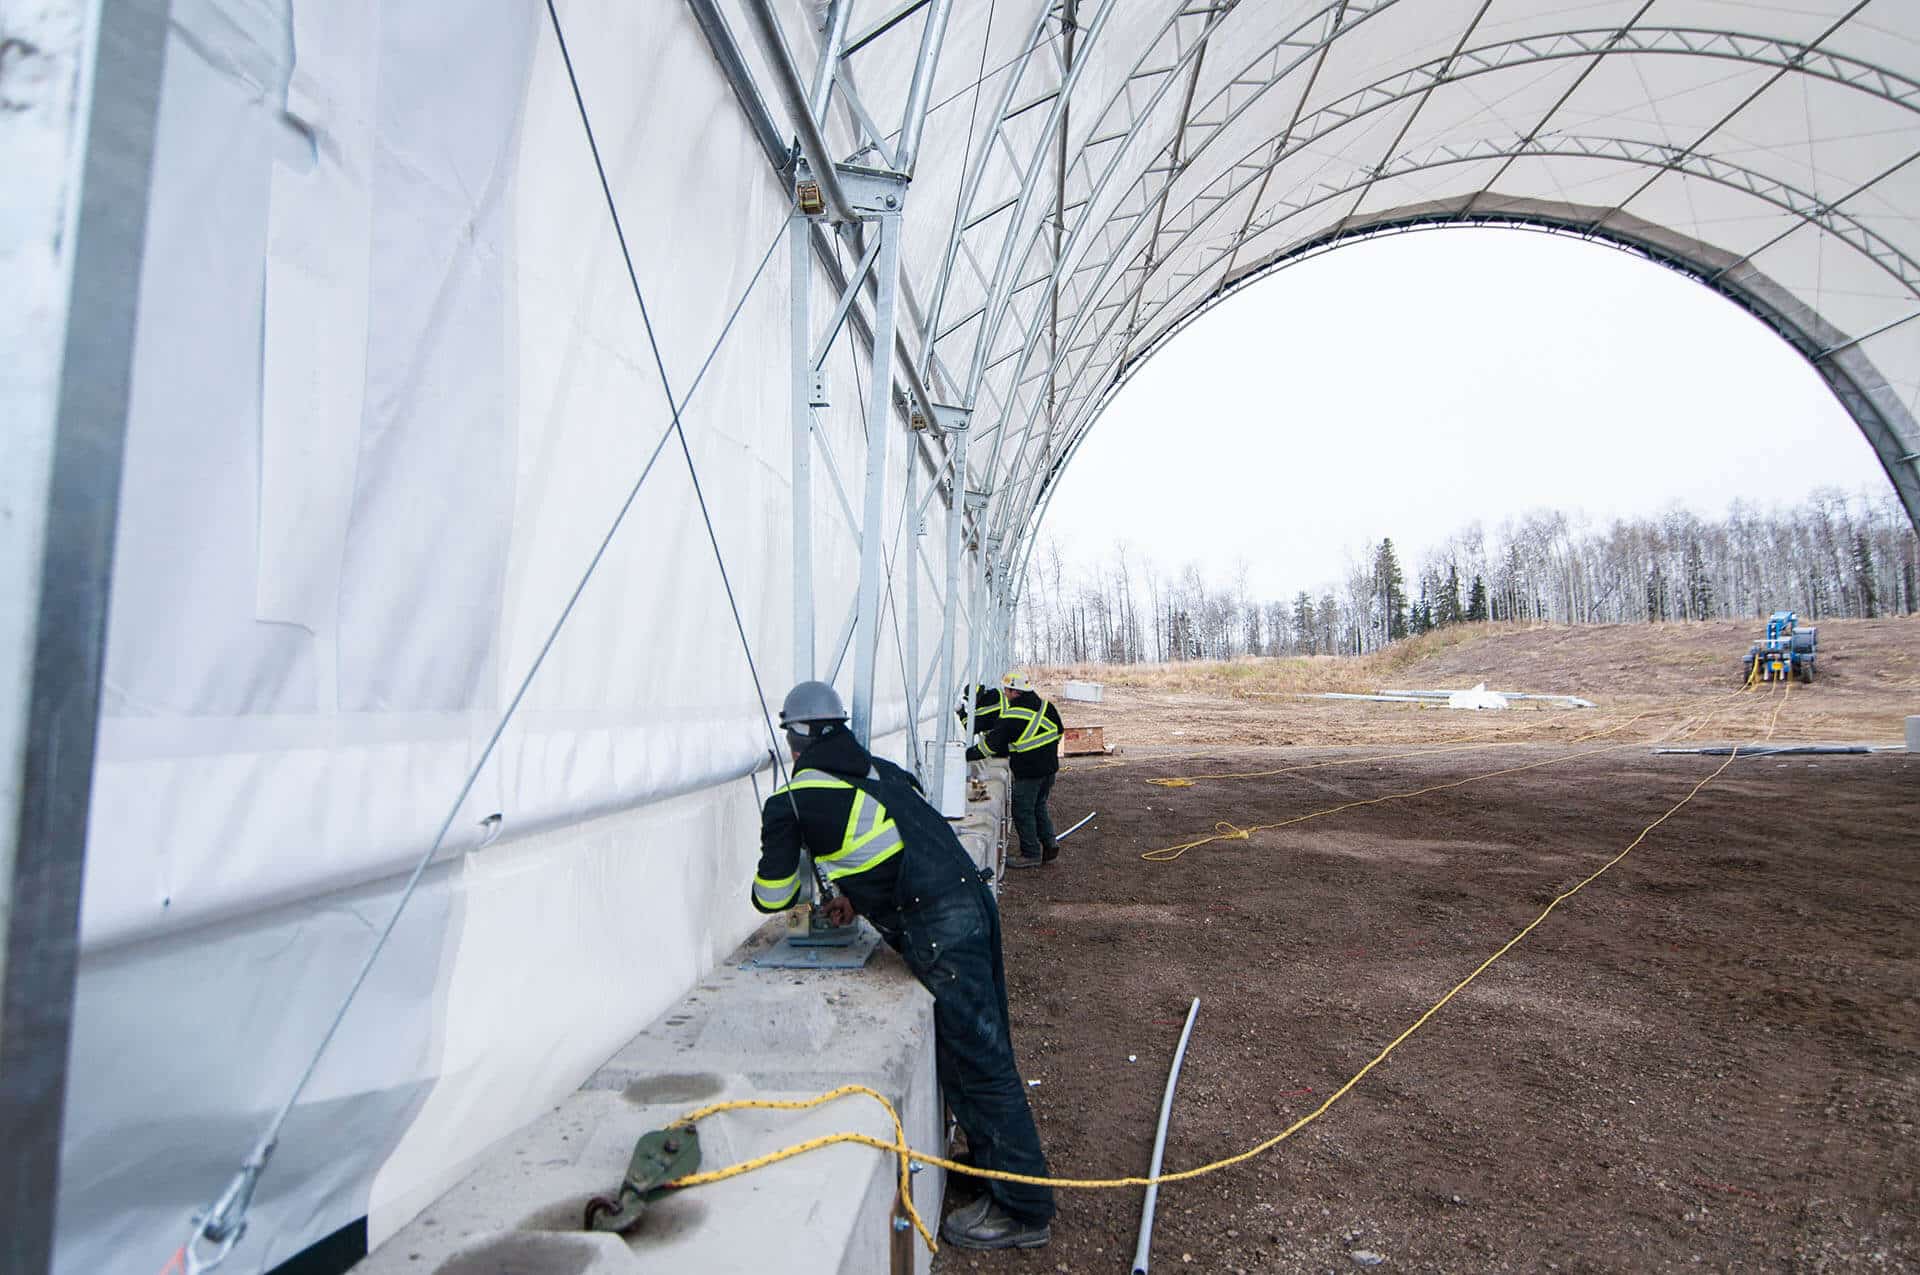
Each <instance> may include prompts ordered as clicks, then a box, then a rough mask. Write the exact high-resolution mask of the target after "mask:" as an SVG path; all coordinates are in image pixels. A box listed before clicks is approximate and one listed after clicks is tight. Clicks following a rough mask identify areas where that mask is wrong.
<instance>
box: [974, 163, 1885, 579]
mask: <svg viewBox="0 0 1920 1275" xmlns="http://www.w3.org/2000/svg"><path fill="white" fill-rule="evenodd" d="M1341 193H1350V192H1334V193H1333V194H1332V195H1331V196H1330V197H1332V198H1338V197H1339V195H1340V194H1341ZM1469 198H1471V196H1461V197H1459V198H1458V199H1457V200H1455V201H1447V202H1451V203H1458V204H1459V207H1458V208H1448V207H1443V206H1435V207H1431V208H1427V209H1423V210H1421V211H1419V212H1415V213H1406V212H1400V211H1397V210H1396V211H1391V212H1386V213H1382V214H1379V215H1378V216H1377V217H1375V218H1371V219H1368V220H1366V221H1365V222H1363V223H1360V224H1356V225H1352V226H1349V227H1347V228H1346V229H1344V230H1341V231H1339V232H1337V233H1334V234H1330V235H1326V236H1321V237H1319V238H1316V239H1313V240H1310V241H1308V242H1306V243H1303V244H1300V245H1298V246H1296V247H1294V248H1291V249H1288V250H1286V251H1284V252H1280V253H1276V254H1274V255H1273V256H1271V257H1269V258H1268V259H1266V260H1265V261H1262V262H1260V263H1258V264H1256V265H1254V266H1252V267H1249V268H1248V269H1246V270H1244V271H1242V272H1240V273H1239V274H1237V275H1236V276H1235V277H1234V278H1233V279H1232V280H1231V281H1228V282H1227V283H1225V284H1223V285H1222V286H1221V287H1220V288H1218V289H1216V290H1214V291H1213V292H1210V293H1209V294H1207V295H1206V296H1205V297H1203V298H1202V299H1200V300H1199V301H1197V302H1195V303H1194V304H1193V305H1191V306H1189V307H1188V308H1187V309H1186V310H1185V311H1184V312H1183V313H1181V314H1180V315H1179V317H1178V318H1176V319H1175V320H1173V322H1171V323H1170V324H1168V325H1167V326H1166V327H1165V328H1164V329H1162V330H1161V331H1160V332H1158V333H1157V334H1156V335H1155V336H1154V338H1153V340H1152V341H1151V343H1150V344H1149V345H1147V346H1146V347H1145V348H1144V349H1141V350H1139V351H1136V352H1135V354H1134V355H1133V356H1132V357H1131V358H1128V359H1127V360H1126V361H1125V362H1124V363H1123V364H1122V365H1121V366H1119V367H1117V368H1114V369H1113V370H1112V372H1111V374H1110V375H1107V376H1106V378H1105V379H1104V380H1103V382H1102V383H1101V384H1100V388H1099V390H1098V392H1097V393H1094V394H1092V395H1091V396H1089V398H1088V400H1087V402H1086V404H1085V406H1084V407H1083V409H1082V412H1081V415H1080V417H1079V419H1078V421H1077V423H1076V426H1075V429H1074V433H1073V435H1072V437H1071V439H1070V440H1069V441H1068V442H1067V444H1066V446H1065V447H1063V448H1062V449H1061V452H1060V457H1059V459H1058V461H1057V462H1056V463H1054V464H1053V465H1051V466H1049V467H1048V468H1047V469H1046V471H1045V473H1044V474H1042V475H1040V481H1039V482H1037V483H1036V484H1034V485H1033V487H1032V489H1031V499H1030V501H1029V502H1028V504H1027V507H1026V509H1025V510H1024V511H1023V515H1022V516H1021V517H1020V518H1019V520H1018V521H1017V523H1016V524H1015V525H1016V526H1017V528H1018V529H1017V532H1016V533H1015V536H1014V546H1013V555H1012V556H1013V566H1012V568H1011V570H1010V572H1009V574H1010V577H1011V580H1012V582H1013V587H1014V588H1015V590H1016V597H1017V593H1018V591H1019V590H1020V589H1023V588H1024V582H1025V579H1026V573H1027V568H1028V565H1029V563H1030V561H1031V558H1032V554H1033V550H1034V547H1035V545H1036V544H1037V532H1038V530H1039V528H1040V526H1041V525H1042V524H1043V523H1044V521H1045V517H1046V511H1047V508H1048V506H1049V505H1050V504H1051V502H1052V499H1053V496H1054V494H1055V493H1056V492H1057V491H1058V490H1059V483H1058V480H1059V478H1060V476H1061V475H1062V474H1063V473H1064V472H1065V471H1066V469H1067V467H1068V466H1069V465H1070V464H1071V463H1072V461H1073V458H1074V456H1075V455H1077V454H1078V452H1079V449H1080V447H1081V446H1082V444H1084V443H1085V442H1086V440H1087V438H1088V437H1089V436H1090V435H1091V434H1092V430H1093V426H1094V425H1096V424H1097V423H1098V422H1099V419H1100V417H1101V415H1102V414H1104V412H1105V410H1106V408H1107V407H1108V406H1109V405H1110V404H1111V403H1112V401H1113V399H1114V397H1115V396H1116V395H1117V394H1118V393H1119V391H1120V390H1121V389H1122V388H1124V387H1125V386H1126V384H1127V383H1128V382H1129V381H1130V380H1132V378H1133V376H1134V375H1135V374H1136V373H1137V372H1138V371H1139V370H1140V369H1141V368H1143V367H1144V366H1146V364H1147V363H1148V362H1149V361H1151V359H1152V358H1153V356H1154V355H1156V354H1158V353H1159V352H1160V351H1161V350H1162V349H1163V348H1164V347H1165V346H1166V345H1167V344H1168V343H1169V342H1171V341H1172V340H1173V339H1174V338H1175V337H1177V336H1179V335H1180V334H1181V333H1182V332H1184V331H1186V329H1187V328H1188V327H1190V326H1191V325H1192V324H1193V323H1195V322H1196V321H1198V320H1199V319H1200V318H1201V317H1202V316H1204V315H1206V314H1207V313H1208V312H1210V311H1211V310H1212V309H1213V308H1214V307H1215V306H1217V305H1219V304H1221V303H1222V302H1224V301H1226V300H1227V299H1228V298H1229V297H1232V296H1234V295H1236V294H1237V293H1238V292H1239V291H1240V290H1241V289H1243V288H1245V287H1247V286H1248V285H1250V284H1254V283H1258V282H1262V281H1264V280H1265V279H1267V278H1269V277H1270V276H1272V275H1274V274H1276V273H1278V272H1280V271H1282V270H1285V269H1287V268H1289V267H1291V266H1295V265H1298V264H1300V263H1301V262H1304V261H1308V260H1311V259H1313V258H1315V257H1318V256H1321V255H1323V254H1325V253H1328V252H1333V251H1337V250H1339V249H1341V248H1345V247H1349V246H1351V245H1353V244H1355V243H1357V242H1362V241H1366V240H1371V239H1377V238H1384V237H1387V236H1390V235H1399V234H1408V233H1425V232H1432V231H1436V230H1448V229H1455V228H1460V227H1495V228H1502V229H1510V230H1523V231H1533V232H1536V233H1545V234H1553V235H1561V236H1566V237H1569V238H1575V239H1579V240H1582V241H1584V242H1588V243H1598V244H1602V245H1604V246H1607V247H1610V248H1613V249H1616V250H1618V251H1621V252H1626V253H1629V254H1631V255H1633V256H1637V257H1640V258H1642V259H1644V260H1647V261H1651V262H1654V263H1655V264H1657V265H1661V266H1665V267H1666V268H1668V269H1670V270H1673V271H1675V272H1677V273H1679V274H1683V275H1685V276H1687V277H1688V278H1690V279H1693V280H1694V281H1695V282H1696V283H1699V284H1700V285H1701V286H1703V287H1706V288H1709V289H1710V290H1712V291H1714V292H1716V293H1718V294H1719V295H1721V296H1722V297H1725V298H1726V299H1727V300H1728V301H1731V302H1732V303H1733V304H1735V305H1737V306H1739V307H1740V308H1741V309H1742V310H1744V311H1746V312H1747V313H1748V314H1751V315H1752V316H1753V317H1754V318H1756V319H1758V320H1759V321H1760V322H1761V323H1764V324H1765V325H1766V326H1767V327H1768V328H1770V329H1771V330H1772V331H1773V332H1774V334H1775V335H1777V336H1779V337H1780V338H1781V339H1782V340H1783V341H1785V342H1786V344H1787V345H1788V346H1790V347H1791V348H1792V349H1793V350H1794V351H1795V352H1796V353H1798V354H1799V355H1800V356H1801V357H1802V358H1804V359H1805V360H1806V361H1807V362H1808V363H1809V364H1810V365H1811V366H1812V367H1813V369H1814V371H1815V372H1816V373H1817V374H1818V375H1819V376H1820V378H1821V379H1822V380H1823V381H1824V382H1826V384H1827V386H1828V388H1829V389H1830V390H1831V391H1832V392H1833V394H1834V397H1835V398H1836V399H1838V400H1839V402H1840V404H1841V406H1842V407H1844V408H1845V409H1846V411H1847V413H1848V415H1850V416H1852V417H1853V419H1854V421H1855V423H1856V424H1857V425H1859V427H1860V429H1861V432H1862V433H1863V434H1864V435H1865V436H1866V438H1867V441H1868V442H1869V444H1870V445H1871V446H1872V447H1873V449H1874V453H1875V455H1876V456H1878V457H1879V458H1880V461H1881V464H1882V465H1883V467H1884V468H1885V469H1886V471H1887V474H1888V476H1889V478H1890V479H1891V480H1892V482H1893V486H1894V489H1895V491H1896V493H1897V494H1898V495H1899V497H1900V500H1901V504H1902V506H1903V507H1904V508H1905V509H1906V511H1907V515H1908V517H1909V518H1910V519H1913V520H1914V521H1915V522H1916V523H1920V423H1917V422H1916V421H1915V420H1914V418H1913V416H1912V415H1911V413H1909V412H1908V411H1907V410H1906V408H1905V406H1904V405H1903V404H1901V402H1900V401H1899V399H1898V397H1897V396H1896V395H1894V394H1892V393H1891V392H1889V391H1888V389H1887V386H1886V381H1885V379H1884V378H1883V377H1882V376H1881V375H1880V373H1879V371H1878V370H1877V369H1876V368H1875V367H1874V366H1873V364H1872V362H1871V361H1870V360H1868V359H1867V358H1865V357H1864V356H1863V355H1862V354H1861V353H1860V351H1859V349H1858V345H1857V339H1849V338H1848V337H1846V336H1844V335H1843V334H1840V333H1839V332H1837V331H1835V330H1834V329H1832V328H1831V327H1830V326H1829V325H1828V324H1826V323H1825V321H1824V320H1822V319H1821V318H1820V316H1819V315H1818V314H1816V313H1814V312H1813V311H1811V310H1810V309H1808V308H1807V307H1806V306H1805V305H1804V304H1802V303H1800V302H1799V301H1797V300H1796V299H1795V298H1794V297H1793V296H1792V295H1791V294H1790V293H1788V292H1787V290H1786V289H1784V288H1782V287H1780V286H1779V285H1778V284H1776V283H1774V282H1773V281H1772V280H1770V279H1768V278H1767V277H1766V276H1765V275H1764V274H1763V273H1762V272H1760V271H1758V270H1757V269H1754V268H1753V267H1751V266H1750V265H1744V264H1737V263H1736V265H1735V268H1733V269H1728V268H1727V263H1726V262H1723V261H1719V260H1715V258H1716V257H1724V256H1726V255H1727V254H1724V253H1719V252H1717V251H1716V250H1714V249H1712V248H1711V247H1710V246H1709V245H1705V244H1694V245H1693V248H1694V251H1692V252H1690V251H1688V250H1687V248H1686V247H1685V246H1683V245H1681V244H1678V243H1676V242H1674V240H1675V239H1676V238H1677V237H1675V236H1672V235H1670V234H1667V235H1663V234H1662V233H1661V231H1660V228H1658V227H1655V226H1651V225H1648V224H1646V223H1641V224H1640V225H1638V226H1635V225H1633V223H1631V222H1628V223H1622V224H1621V225H1620V226H1618V227H1615V228H1609V229H1606V230H1602V231H1599V232H1596V231H1594V230H1593V228H1592V221H1591V220H1590V219H1591V217H1592V215H1593V214H1594V213H1595V212H1596V211H1598V210H1596V209H1593V208H1564V207H1563V208H1561V209H1558V210H1553V211H1548V210H1544V209H1542V210H1538V211H1526V210H1521V209H1509V210H1502V211H1486V212H1476V213H1473V214H1470V215H1468V216H1465V217H1463V216H1461V209H1464V208H1465V207H1466V203H1467V200H1468V199H1469ZM1663 239H1664V240H1666V242H1662V240H1663ZM1912 317H1914V316H1911V315H1910V316H1909V318H1912ZM1904 321H1905V320H1900V321H1896V322H1904ZM1888 326H1894V325H1888ZM1869 335H1871V334H1869Z"/></svg>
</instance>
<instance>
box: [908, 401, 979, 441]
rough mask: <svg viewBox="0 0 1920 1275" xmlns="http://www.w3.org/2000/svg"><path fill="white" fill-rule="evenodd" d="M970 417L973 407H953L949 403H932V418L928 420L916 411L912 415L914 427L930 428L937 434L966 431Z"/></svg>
mask: <svg viewBox="0 0 1920 1275" xmlns="http://www.w3.org/2000/svg"><path fill="white" fill-rule="evenodd" d="M972 417H973V409H972V408H970V407H954V406H953V405H952V404H950V403H935V404H933V419H932V420H931V421H929V420H927V418H926V417H924V416H922V415H920V414H919V412H918V411H916V412H915V413H914V415H913V427H914V428H915V429H929V428H930V429H932V430H933V431H934V432H935V433H939V434H964V433H966V432H967V424H968V422H969V421H970V420H971V419H972Z"/></svg>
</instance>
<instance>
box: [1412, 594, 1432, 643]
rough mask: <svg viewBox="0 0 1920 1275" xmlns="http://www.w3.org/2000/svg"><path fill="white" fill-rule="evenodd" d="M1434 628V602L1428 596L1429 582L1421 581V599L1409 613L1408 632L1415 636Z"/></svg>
mask: <svg viewBox="0 0 1920 1275" xmlns="http://www.w3.org/2000/svg"><path fill="white" fill-rule="evenodd" d="M1431 628H1433V603H1432V602H1431V601H1430V600H1429V599H1428V597H1427V582H1426V581H1425V580H1422V581H1421V582H1420V600H1419V601H1418V602H1416V603H1414V604H1413V610H1412V611H1410V612H1408V614H1407V632H1408V633H1410V634H1412V635H1413V636H1414V637H1419V636H1420V635H1421V634H1422V633H1425V632H1427V631H1428V630H1429V629H1431Z"/></svg>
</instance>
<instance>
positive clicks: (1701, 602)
mask: <svg viewBox="0 0 1920 1275" xmlns="http://www.w3.org/2000/svg"><path fill="white" fill-rule="evenodd" d="M1686 572H1687V605H1688V606H1689V607H1690V608H1691V610H1690V612H1689V618H1691V619H1695V620H1704V619H1706V618H1707V617H1708V616H1710V615H1712V614H1713V578H1712V577H1711V576H1709V575H1708V574H1707V559H1706V555H1704V554H1702V553H1701V552H1700V542H1699V541H1698V540H1689V541H1687V559H1686Z"/></svg>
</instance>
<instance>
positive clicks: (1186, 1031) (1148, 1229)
mask: <svg viewBox="0 0 1920 1275" xmlns="http://www.w3.org/2000/svg"><path fill="white" fill-rule="evenodd" d="M1091 818H1093V816H1092V815H1088V816H1087V819H1091ZM1081 822H1082V823H1084V822H1086V820H1084V819H1083V820H1082V821H1081ZM1074 826H1075V827H1078V826H1079V825H1078V824H1076V825H1074ZM1198 1017H1200V998H1199V997H1198V996H1196V997H1194V998H1193V1004H1192V1005H1191V1006H1190V1007H1188V1009H1187V1025H1186V1026H1185V1027H1183V1028H1181V1029H1180V1044H1179V1046H1178V1047H1177V1048H1176V1049H1175V1050H1174V1051H1173V1067H1172V1069H1171V1070H1169V1071H1168V1072H1167V1092H1166V1094H1165V1095H1164V1096H1163V1097H1162V1098H1161V1099H1160V1128H1159V1129H1158V1130H1157V1131H1155V1133H1154V1135H1153V1159H1152V1160H1151V1161H1150V1162H1148V1164H1147V1176H1148V1177H1150V1178H1157V1177H1159V1176H1160V1158H1161V1156H1163V1155H1165V1154H1166V1150H1167V1125H1168V1124H1169V1123H1171V1121H1172V1119H1173V1091H1174V1088H1175V1087H1176V1086H1178V1085H1179V1083H1180V1064H1181V1063H1182V1062H1184V1061H1185V1060H1186V1057H1187V1040H1188V1038H1189V1037H1191V1036H1192V1035H1193V1020H1194V1019H1196V1018H1198ZM1159 1201H1160V1187H1159V1186H1158V1185H1157V1184H1156V1185H1154V1186H1150V1187H1148V1188H1147V1198H1146V1201H1145V1202H1144V1203H1143V1204H1142V1205H1141V1206H1140V1239H1139V1242H1138V1243H1136V1244H1135V1245H1134V1247H1133V1275H1147V1259H1148V1258H1149V1257H1150V1256H1151V1254H1152V1250H1153V1210H1154V1206H1155V1205H1156V1204H1158V1203H1159Z"/></svg>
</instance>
